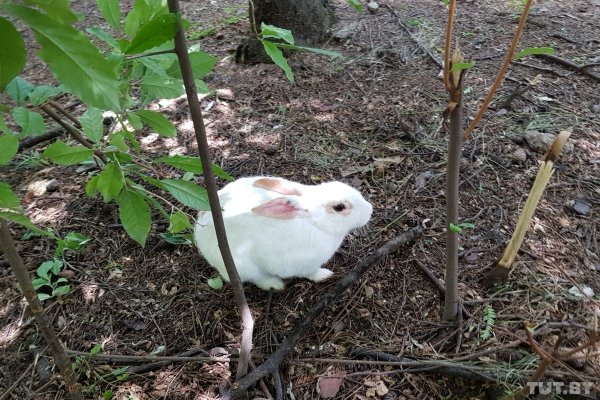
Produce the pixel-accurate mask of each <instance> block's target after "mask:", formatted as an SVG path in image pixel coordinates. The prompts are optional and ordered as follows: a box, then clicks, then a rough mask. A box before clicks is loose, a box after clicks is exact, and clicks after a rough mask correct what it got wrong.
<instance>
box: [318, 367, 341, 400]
mask: <svg viewBox="0 0 600 400" xmlns="http://www.w3.org/2000/svg"><path fill="white" fill-rule="evenodd" d="M344 376H346V371H337V372H335V373H333V374H332V375H330V376H322V377H320V378H319V380H318V382H317V390H318V392H319V394H320V396H321V398H322V399H329V398H331V397H334V396H335V395H336V394H338V392H339V391H340V387H341V386H342V383H343V382H344Z"/></svg>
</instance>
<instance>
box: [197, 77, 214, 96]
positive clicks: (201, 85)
mask: <svg viewBox="0 0 600 400" xmlns="http://www.w3.org/2000/svg"><path fill="white" fill-rule="evenodd" d="M195 82H196V89H197V90H198V93H202V94H208V93H210V92H211V90H210V88H209V87H208V85H207V84H206V82H204V81H203V80H202V79H196V80H195Z"/></svg>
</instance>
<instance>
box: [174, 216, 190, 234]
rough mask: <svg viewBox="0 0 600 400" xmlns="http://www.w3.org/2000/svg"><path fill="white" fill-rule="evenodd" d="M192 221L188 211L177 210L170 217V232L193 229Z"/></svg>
mask: <svg viewBox="0 0 600 400" xmlns="http://www.w3.org/2000/svg"><path fill="white" fill-rule="evenodd" d="M192 228H193V226H192V223H191V222H190V218H189V217H188V216H187V214H186V213H183V212H181V211H176V212H174V213H173V214H171V217H170V218H169V232H171V233H179V232H183V231H185V230H186V229H192Z"/></svg>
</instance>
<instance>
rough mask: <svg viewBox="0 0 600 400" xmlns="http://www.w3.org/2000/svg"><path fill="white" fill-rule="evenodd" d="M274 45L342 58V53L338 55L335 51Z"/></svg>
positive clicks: (281, 44) (280, 44)
mask: <svg viewBox="0 0 600 400" xmlns="http://www.w3.org/2000/svg"><path fill="white" fill-rule="evenodd" d="M275 45H276V46H277V47H279V48H281V49H290V50H304V51H310V52H313V53H317V54H322V55H324V56H329V57H332V58H338V57H343V56H342V53H339V52H337V51H332V50H325V49H319V48H316V47H304V46H295V45H289V44H283V43H275Z"/></svg>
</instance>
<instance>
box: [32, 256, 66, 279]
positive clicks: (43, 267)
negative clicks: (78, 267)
mask: <svg viewBox="0 0 600 400" xmlns="http://www.w3.org/2000/svg"><path fill="white" fill-rule="evenodd" d="M62 266H63V262H62V261H60V260H49V261H44V262H43V263H41V264H40V266H39V267H38V268H37V270H36V274H37V276H39V277H40V278H44V279H46V280H47V281H49V280H50V272H53V275H56V273H55V271H60V269H61V268H62Z"/></svg>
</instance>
